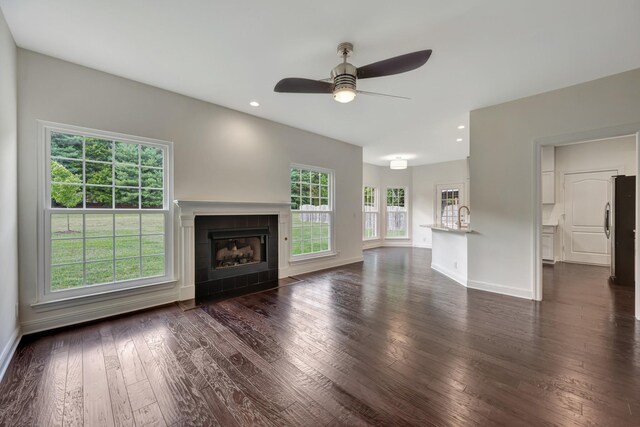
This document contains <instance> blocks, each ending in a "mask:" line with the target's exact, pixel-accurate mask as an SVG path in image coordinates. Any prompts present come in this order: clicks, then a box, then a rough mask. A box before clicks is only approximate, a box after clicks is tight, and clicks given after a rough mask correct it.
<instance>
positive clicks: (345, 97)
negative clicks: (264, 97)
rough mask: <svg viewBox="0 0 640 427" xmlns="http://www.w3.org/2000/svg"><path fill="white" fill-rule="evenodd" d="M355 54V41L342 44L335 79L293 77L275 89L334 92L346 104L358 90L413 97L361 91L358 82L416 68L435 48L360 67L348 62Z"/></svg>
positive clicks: (369, 93) (336, 97)
mask: <svg viewBox="0 0 640 427" xmlns="http://www.w3.org/2000/svg"><path fill="white" fill-rule="evenodd" d="M352 53H353V44H351V43H340V44H339V45H338V56H341V57H342V64H338V65H336V66H335V67H334V68H333V70H331V78H329V79H324V80H312V79H302V78H297V77H289V78H286V79H282V80H280V81H279V82H278V83H277V84H276V86H275V87H274V88H273V90H274V91H275V92H281V93H332V94H333V99H335V100H336V101H338V102H342V103H347V102H351V101H353V100H354V98H355V97H356V94H358V93H361V94H364V95H377V96H389V97H392V98H401V99H409V98H406V97H404V96H395V95H386V94H383V93H375V92H366V91H363V90H358V89H356V81H357V80H358V79H370V78H372V77H383V76H391V75H393V74H400V73H405V72H407V71H411V70H415V69H416V68H419V67H422V66H423V65H424V64H425V63H426V62H427V60H428V59H429V57H430V56H431V49H427V50H419V51H417V52H411V53H407V54H405V55H400V56H396V57H394V58H389V59H385V60H382V61H378V62H374V63H373V64H369V65H365V66H363V67H358V68H356V67H355V66H353V65H352V64H349V63H348V62H347V58H348V57H350V56H351V54H352Z"/></svg>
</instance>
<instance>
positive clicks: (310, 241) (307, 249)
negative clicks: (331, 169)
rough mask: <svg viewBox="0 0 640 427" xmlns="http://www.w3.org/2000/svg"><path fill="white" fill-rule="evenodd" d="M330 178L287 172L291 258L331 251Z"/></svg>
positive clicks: (310, 171) (304, 171)
mask: <svg viewBox="0 0 640 427" xmlns="http://www.w3.org/2000/svg"><path fill="white" fill-rule="evenodd" d="M331 197H332V194H331V174H329V173H328V172H324V171H319V170H313V169H304V168H292V169H291V253H292V255H293V256H296V255H305V254H313V253H318V252H326V251H329V250H330V249H331V222H332V218H333V211H332V200H331Z"/></svg>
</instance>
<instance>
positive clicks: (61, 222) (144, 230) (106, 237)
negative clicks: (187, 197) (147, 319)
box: [51, 214, 164, 290]
mask: <svg viewBox="0 0 640 427" xmlns="http://www.w3.org/2000/svg"><path fill="white" fill-rule="evenodd" d="M83 221H84V222H83ZM163 233H164V216H163V215H162V214H148V215H142V216H141V215H139V214H116V215H115V218H114V216H113V215H111V214H86V215H84V217H83V215H82V214H69V215H67V214H54V215H52V217H51V239H52V240H51V265H52V266H51V289H52V290H61V289H69V288H75V287H81V286H89V285H95V284H102V283H113V282H115V281H123V280H132V279H138V278H142V277H153V276H161V275H163V274H164V235H163ZM83 259H84V260H85V261H86V263H85V264H84V268H83V264H82V262H83Z"/></svg>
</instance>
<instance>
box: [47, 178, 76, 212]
mask: <svg viewBox="0 0 640 427" xmlns="http://www.w3.org/2000/svg"><path fill="white" fill-rule="evenodd" d="M51 207H52V208H81V207H82V186H80V185H70V184H51Z"/></svg>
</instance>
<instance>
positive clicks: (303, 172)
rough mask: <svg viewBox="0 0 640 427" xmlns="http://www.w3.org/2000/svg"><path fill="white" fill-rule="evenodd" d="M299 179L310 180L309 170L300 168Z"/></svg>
mask: <svg viewBox="0 0 640 427" xmlns="http://www.w3.org/2000/svg"><path fill="white" fill-rule="evenodd" d="M300 181H302V182H311V172H310V171H306V170H302V169H301V170H300Z"/></svg>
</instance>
